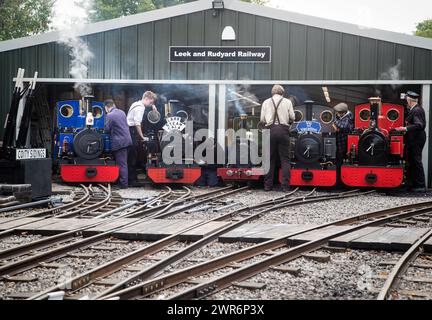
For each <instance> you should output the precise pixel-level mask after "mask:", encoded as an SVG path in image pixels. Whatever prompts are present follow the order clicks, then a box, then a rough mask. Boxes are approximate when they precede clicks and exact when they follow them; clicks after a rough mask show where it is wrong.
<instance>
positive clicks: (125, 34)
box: [120, 26, 138, 79]
mask: <svg viewBox="0 0 432 320" xmlns="http://www.w3.org/2000/svg"><path fill="white" fill-rule="evenodd" d="M120 37H121V58H120V66H121V78H122V79H136V78H137V75H138V68H137V50H138V43H137V26H132V27H128V28H122V29H121V35H120Z"/></svg>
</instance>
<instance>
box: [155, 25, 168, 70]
mask: <svg viewBox="0 0 432 320" xmlns="http://www.w3.org/2000/svg"><path fill="white" fill-rule="evenodd" d="M170 31H171V28H170V19H164V20H160V21H156V22H155V32H154V34H155V36H154V77H155V79H169V77H170V65H169V61H168V58H167V57H168V50H169V45H170V41H171V40H170V38H171V35H170Z"/></svg>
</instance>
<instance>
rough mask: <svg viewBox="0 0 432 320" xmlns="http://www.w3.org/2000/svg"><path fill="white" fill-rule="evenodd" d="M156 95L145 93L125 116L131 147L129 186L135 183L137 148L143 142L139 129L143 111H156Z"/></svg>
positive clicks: (141, 131) (140, 128) (129, 154)
mask: <svg viewBox="0 0 432 320" xmlns="http://www.w3.org/2000/svg"><path fill="white" fill-rule="evenodd" d="M156 99H157V96H156V94H154V93H153V92H151V91H146V92H144V94H143V97H142V99H141V100H139V101H136V102H134V103H133V104H132V105H131V106H130V108H129V111H128V114H127V124H128V126H129V131H130V135H131V137H132V146H131V147H129V152H128V173H129V185H131V186H133V185H134V184H136V182H137V172H136V162H137V148H138V147H139V146H140V145H141V144H142V143H143V142H144V134H143V128H142V127H141V124H142V120H143V116H144V111H145V108H146V107H150V106H151V107H152V108H153V110H154V111H156V110H157V109H156V106H155V105H154V104H155V101H156Z"/></svg>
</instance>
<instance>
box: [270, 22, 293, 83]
mask: <svg viewBox="0 0 432 320" xmlns="http://www.w3.org/2000/svg"><path fill="white" fill-rule="evenodd" d="M289 28H290V27H289V23H288V22H284V21H278V20H274V21H273V39H272V42H273V45H272V52H273V57H272V64H271V66H272V78H273V79H275V80H287V79H288V77H289V76H288V68H289V54H288V51H289V41H287V37H288V34H289Z"/></svg>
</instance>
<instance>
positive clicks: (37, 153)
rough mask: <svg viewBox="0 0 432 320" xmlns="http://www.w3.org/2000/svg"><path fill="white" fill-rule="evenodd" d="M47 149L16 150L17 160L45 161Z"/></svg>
mask: <svg viewBox="0 0 432 320" xmlns="http://www.w3.org/2000/svg"><path fill="white" fill-rule="evenodd" d="M45 158H46V149H16V157H15V159H16V160H29V159H45Z"/></svg>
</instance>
